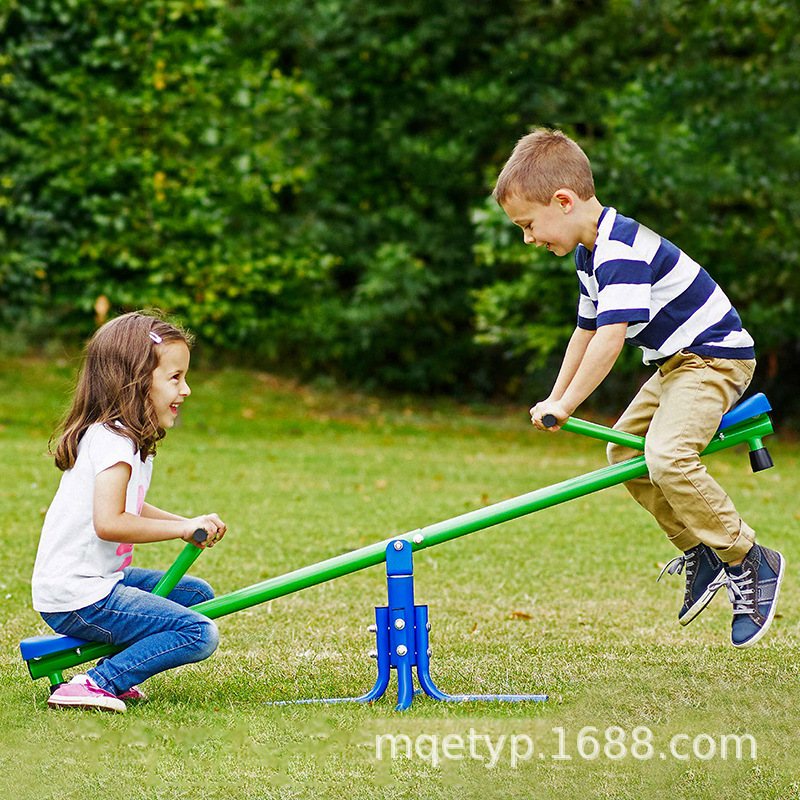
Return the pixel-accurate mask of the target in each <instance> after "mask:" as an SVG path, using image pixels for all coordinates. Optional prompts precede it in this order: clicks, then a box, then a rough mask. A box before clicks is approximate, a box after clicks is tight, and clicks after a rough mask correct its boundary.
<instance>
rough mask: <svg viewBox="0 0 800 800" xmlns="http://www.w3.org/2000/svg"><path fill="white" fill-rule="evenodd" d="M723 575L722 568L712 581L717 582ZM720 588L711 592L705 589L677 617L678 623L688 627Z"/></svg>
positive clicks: (723, 570)
mask: <svg viewBox="0 0 800 800" xmlns="http://www.w3.org/2000/svg"><path fill="white" fill-rule="evenodd" d="M724 574H725V569H724V568H723V569H721V570H720V571H719V572H718V573H717V575H715V576H714V580H715V581H716V580H719V579H720V578H721V577H722V576H723V575H724ZM720 588H722V587H719V588H717V589H714V591H713V592H710V591H708V589H706V591H705V592H703V594H701V595H700V599H699V600H695V602H694V605H693V606H690V607H689V609H688V611H687V612H686V613H685V614H684V615H683V616H682V617H678V622H680V624H681V625H688V624H689V623H690V622H691V621H692V620H694V619H696V618H697V617H698V616H700V612H701V611H703V609H705V607H706V606H707V605H708V604H709V603H710V602H711V601H712V600H713V599H714V595H716V593H717V592H718V591H719V589H720Z"/></svg>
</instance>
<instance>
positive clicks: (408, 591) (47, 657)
mask: <svg viewBox="0 0 800 800" xmlns="http://www.w3.org/2000/svg"><path fill="white" fill-rule="evenodd" d="M770 410H771V407H770V404H769V401H768V400H767V398H766V397H765V396H764V395H763V394H757V395H754V396H753V397H751V398H749V399H748V400H746V401H744V402H743V403H740V404H739V405H738V406H736V407H735V408H733V409H731V411H729V412H728V413H727V414H725V416H723V418H722V422H721V424H720V427H719V429H718V430H717V433H716V434H715V435H714V438H713V439H712V440H711V442H710V443H709V445H708V447H706V449H705V450H704V451H703V453H702V454H701V455H703V456H705V455H709V454H711V453H715V452H717V451H718V450H723V449H726V448H728V447H733V446H735V445H738V444H742V443H747V444H748V445H749V448H750V462H751V465H752V467H753V471H754V472H758V471H760V470H763V469H767V468H769V467H771V466H772V465H773V464H772V459H771V457H770V455H769V453H768V452H767V450H766V448H765V447H764V445H763V444H762V441H761V440H762V438H763V437H764V436H767V435H768V434H771V433H772V432H773V427H772V422H771V420H770V418H769V415H768V412H769V411H770ZM545 424H546V425H553V424H555V419H554V418H553V419H552V420H548V419H545ZM562 427H563V429H564V430H566V431H571V432H573V433H580V434H583V435H584V436H589V437H591V438H595V439H601V440H603V441H606V442H614V443H616V444H621V445H624V446H626V447H630V448H632V449H634V450H639V451H643V450H644V438H642V437H640V436H634V435H632V434H628V433H622V432H620V431H615V430H612V429H611V428H607V427H604V426H603V425H597V424H595V423H592V422H586V421H584V420H580V419H572V418H570V419H568V420H567V421H566V422H565V423H564V425H563V426H562ZM646 474H647V465H646V464H645V459H644V456H643V455H641V456H636V457H635V458H631V459H630V460H628V461H623V462H621V463H619V464H614V465H612V466H608V467H603V468H602V469H598V470H595V471H594V472H590V473H587V474H585V475H580V476H578V477H575V478H570V479H568V480H566V481H562V482H561V483H557V484H554V485H552V486H546V487H544V488H542V489H536V490H535V491H533V492H529V493H528V494H524V495H521V496H520V497H515V498H512V499H510V500H505V501H503V502H500V503H495V504H494V505H491V506H487V507H485V508H481V509H478V510H476V511H471V512H469V513H467V514H462V515H461V516H458V517H454V518H453V519H448V520H445V521H444V522H438V523H435V524H433V525H429V526H427V527H425V528H420V529H417V530H413V531H410V532H408V533H405V534H403V535H402V536H395V537H392V538H391V539H387V540H384V541H382V542H376V543H375V544H372V545H367V546H366V547H362V548H360V549H359V550H354V551H352V552H350V553H345V554H343V555H339V556H335V557H334V558H329V559H327V560H326V561H322V562H320V563H318V564H312V565H310V566H307V567H303V568H302V569H298V570H295V571H294V572H289V573H287V574H285V575H280V576H278V577H275V578H269V579H268V580H265V581H263V582H261V583H257V584H254V585H253V586H248V587H245V588H243V589H239V590H237V591H234V592H231V593H230V594H227V595H223V596H222V597H216V598H214V599H213V600H207V601H205V602H203V603H199V604H198V605H196V606H193V608H194V609H195V610H196V611H198V612H200V613H201V614H204V615H205V616H207V617H209V618H210V619H215V618H217V617H222V616H225V615H226V614H233V613H235V612H236V611H242V610H244V609H246V608H250V607H251V606H254V605H258V604H259V603H265V602H267V601H268V600H273V599H275V598H277V597H282V596H284V595H288V594H292V593H294V592H299V591H300V590H301V589H306V588H308V587H309V586H315V585H317V584H320V583H325V582H326V581H331V580H334V579H335V578H340V577H342V576H344V575H349V574H350V573H352V572H357V571H359V570H362V569H366V568H367V567H372V566H375V565H376V564H380V563H383V562H384V561H385V562H386V576H387V585H388V604H387V605H386V606H383V607H378V608H376V609H375V624H374V625H372V626H370V630H371V631H373V632H374V633H375V634H376V638H377V650H375V651H373V652H372V653H370V655H371V656H372V657H374V658H377V661H378V678H377V681H376V682H375V685H374V686H373V688H372V689H371V690H370V691H369V692H367V693H366V694H363V695H360V696H358V697H340V698H327V699H312V700H295V701H286V702H289V703H292V702H294V703H315V702H318V703H341V702H361V703H365V702H372V701H373V700H377V699H378V698H379V697H381V696H382V695H383V694H384V692H385V691H386V689H387V687H388V685H389V679H390V676H391V670H392V669H395V670H396V671H397V687H398V702H397V710H404V709H406V708H408V707H409V706H410V705H411V701H412V699H413V696H414V694H415V690H414V684H413V676H412V667H414V666H415V667H416V670H417V679H418V681H419V684H420V686H421V688H422V691H424V692H425V693H426V694H428V695H430V696H431V697H433V698H435V699H437V700H445V701H463V700H501V701H517V700H546V699H547V695H543V694H538V695H514V694H507V695H503V694H494V695H449V694H446V693H444V692H442V691H440V690H439V689H438V688H437V687H436V686H435V684H434V683H433V680H432V679H431V675H430V656H431V651H430V648H429V643H428V632H429V631H430V627H431V626H430V623H429V622H428V608H427V606H418V605H415V603H414V583H413V564H412V553H413V552H416V551H418V550H423V549H425V548H427V547H434V546H435V545H439V544H442V543H443V542H447V541H450V540H451V539H456V538H458V537H459V536H464V535H466V534H468V533H474V532H475V531H479V530H483V529H484V528H489V527H491V526H493V525H498V524H500V523H502V522H508V521H509V520H512V519H516V518H518V517H522V516H525V515H527V514H531V513H533V512H534V511H540V510H541V509H544V508H549V507H550V506H554V505H558V504H559V503H565V502H567V501H569V500H573V499H575V498H577V497H582V496H584V495H587V494H591V493H592V492H597V491H599V490H601V489H605V488H607V487H609V486H615V485H617V484H620V483H624V482H625V481H629V480H632V479H634V478H639V477H642V476H644V475H646ZM204 535H205V531H202V530H201V531H197V532H196V533H195V538H196V539H197V540H198V541H202V540H203V536H204ZM201 552H202V548H201V547H200V546H199V545H197V544H193V543H192V542H189V543H188V544H187V545H186V546H185V547H184V549H183V550H182V552H181V553H180V555H179V556H178V558H177V560H176V561H175V563H174V564H173V565H172V566H171V567H170V568H169V570H168V571H167V572H166V573H165V574H164V577H163V578H162V580H161V581H160V582H159V583H158V585H157V586H156V588H155V589H154V590H153V593H154V594H157V595H160V596H162V597H165V596H167V595H168V594H169V593H170V592H171V591H172V589H173V588H174V587H175V585H176V584H177V583H178V581H179V580H180V579H181V577H182V576H183V575H184V574H185V572H186V571H187V570H188V569H189V567H190V566H191V565H192V564H193V563H194V561H195V559H196V558H197V557H198V556H199V555H200V553H201ZM121 649H122V648H120V647H117V646H114V645H107V644H103V643H98V642H87V641H84V640H82V639H75V638H72V637H69V636H34V637H31V638H29V639H25V640H24V641H23V642H21V644H20V650H21V652H22V658H23V659H24V660H25V662H26V663H27V665H28V669H29V671H30V674H31V677H33V678H34V679H36V678H42V677H47V678H49V680H50V684H51V691H53V690H54V689H55V688H57V687H58V686H59V685H60V684H61V683H62V682H63V680H64V679H63V674H62V673H63V671H64V670H65V669H69V668H70V667H74V666H77V665H78V664H82V663H85V662H87V661H94V660H97V659H100V658H104V657H106V656H109V655H112V654H113V653H116V652H119V651H120V650H121ZM284 704H285V703H276V704H275V705H284Z"/></svg>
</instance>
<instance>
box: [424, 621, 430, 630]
mask: <svg viewBox="0 0 800 800" xmlns="http://www.w3.org/2000/svg"><path fill="white" fill-rule="evenodd" d="M430 629H431V624H430V622H426V623H425V630H426V631H429V630H430Z"/></svg>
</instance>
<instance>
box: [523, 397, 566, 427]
mask: <svg viewBox="0 0 800 800" xmlns="http://www.w3.org/2000/svg"><path fill="white" fill-rule="evenodd" d="M545 416H547V417H552V419H548V420H547V422H549V423H551V424H549V425H548V424H546V423H545V420H544V417H545ZM553 419H555V423H553ZM567 419H569V412H568V411H567V410H566V409H565V408H564V407H563V406H562V405H561V403H560V402H559V401H558V400H542V401H541V402H539V403H537V404H536V405H535V406H534V407H533V408H532V409H531V422H532V423H533V425H534V427H535V428H536V429H537V430H540V431H557V430H558V429H559V428H560V427H561V426H562V425H563V424H564V423H565V422H566V421H567Z"/></svg>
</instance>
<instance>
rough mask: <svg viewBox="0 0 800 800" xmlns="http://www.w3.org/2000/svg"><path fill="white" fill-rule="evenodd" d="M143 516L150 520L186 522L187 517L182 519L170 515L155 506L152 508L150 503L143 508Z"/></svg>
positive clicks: (176, 515)
mask: <svg viewBox="0 0 800 800" xmlns="http://www.w3.org/2000/svg"><path fill="white" fill-rule="evenodd" d="M141 516H143V517H147V518H148V519H170V520H183V521H184V522H185V521H186V519H187V518H186V517H181V516H179V515H178V514H170V513H169V511H163V510H162V509H160V508H156V507H155V506H151V505H150V503H145V504H144V505H143V506H142V514H141Z"/></svg>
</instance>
